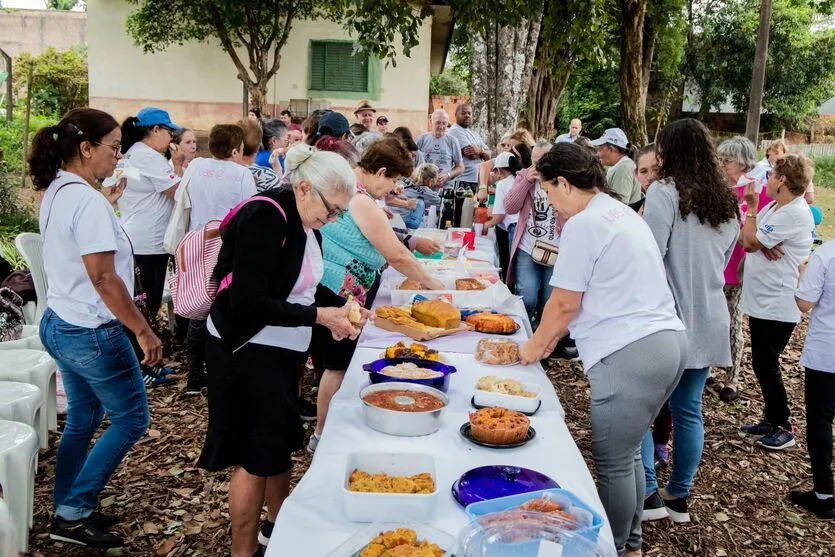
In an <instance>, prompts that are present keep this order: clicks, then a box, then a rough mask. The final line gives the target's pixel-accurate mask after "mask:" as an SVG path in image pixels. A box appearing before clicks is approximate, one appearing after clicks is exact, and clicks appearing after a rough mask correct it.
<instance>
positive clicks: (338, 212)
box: [316, 190, 348, 219]
mask: <svg viewBox="0 0 835 557" xmlns="http://www.w3.org/2000/svg"><path fill="white" fill-rule="evenodd" d="M316 193H318V194H319V198H320V199H321V200H322V204H323V205H324V206H325V209H327V211H328V218H329V219H334V218H339V217H341V216H342V215H344V214H345V213H347V212H348V210H347V209H340V208H339V207H334V206H333V205H331V204H330V203H328V200H327V199H325V196H324V195H322V192H320V191H319V190H316Z"/></svg>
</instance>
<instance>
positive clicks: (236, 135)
mask: <svg viewBox="0 0 835 557" xmlns="http://www.w3.org/2000/svg"><path fill="white" fill-rule="evenodd" d="M243 141H244V132H243V130H242V129H241V128H240V127H239V126H238V125H236V124H218V125H216V126H213V127H212V129H211V131H210V132H209V152H210V153H211V154H212V158H211V159H206V158H202V157H201V158H197V159H194V161H193V162H192V163H191V165H189V168H188V170H187V171H186V173H185V175H184V176H183V182H182V184H184V185H183V188H184V191H182V192H180V193H179V194H178V200H179V195H183V194H186V195H188V199H189V201H190V202H191V213H190V215H189V225H188V229H189V231H195V230H201V229H202V228H203V227H204V226H206V224H207V223H208V222H209V221H213V220H223V217H225V216H226V214H227V213H228V212H229V210H230V209H232V208H233V207H234V206H235V205H237V204H238V203H240V202H241V201H243V200H244V199H247V198H248V197H252V196H253V195H255V194H256V193H257V190H256V188H255V179H254V178H253V176H252V172H250V170H249V169H248V168H247V167H245V166H244V165H243V164H241V157H242V153H243ZM177 207H180V205H179V204H178V205H177ZM205 335H206V320H205V319H190V320H189V323H188V333H186V348H187V349H188V382H187V383H186V391H185V392H186V394H188V395H194V394H199V393H200V392H201V391H202V390H203V388H204V387H205V386H206V376H205V371H204V369H205V363H206V361H205V351H206V348H205V344H206V340H205Z"/></svg>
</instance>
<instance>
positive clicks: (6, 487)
mask: <svg viewBox="0 0 835 557" xmlns="http://www.w3.org/2000/svg"><path fill="white" fill-rule="evenodd" d="M37 457H38V434H37V432H36V431H35V430H34V429H32V426H29V425H26V424H21V423H18V422H9V421H6V420H0V487H2V488H3V499H4V500H5V502H6V506H8V508H9V514H10V515H11V519H12V523H13V524H14V525H15V526H16V528H15V530H17V541H18V547H19V548H20V550H21V551H26V550H27V549H28V548H29V528H31V527H32V510H33V503H34V497H35V470H36V468H37V460H36V459H37Z"/></svg>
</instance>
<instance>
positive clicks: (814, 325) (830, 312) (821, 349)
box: [789, 240, 835, 518]
mask: <svg viewBox="0 0 835 557" xmlns="http://www.w3.org/2000/svg"><path fill="white" fill-rule="evenodd" d="M794 296H795V301H796V302H797V307H798V308H799V309H800V311H802V312H804V313H806V312H809V311H811V312H812V314H811V315H810V316H809V329H808V331H807V332H806V342H805V343H804V344H803V353H802V354H801V355H800V364H801V365H802V366H803V367H804V368H806V377H805V379H806V385H805V387H806V388H805V391H806V397H805V398H806V444H807V446H808V448H809V461H810V462H811V464H812V478H813V481H814V484H813V486H812V489H811V490H810V491H800V490H798V491H792V492H791V493H789V499H790V500H791V501H792V502H793V503H796V504H798V505H800V506H801V507H803V508H805V509H806V510H808V511H810V512H812V513H814V514H816V515H818V516H819V517H821V518H835V498H833V493H835V489H833V487H834V486H833V481H832V420H833V418H835V240H830V241H828V242H826V243H825V244H824V245H822V246H821V247H819V248H818V249H816V250H815V251H814V252H812V257H811V258H809V264H808V266H802V267H801V270H800V285H799V286H798V288H797V292H795V294H794Z"/></svg>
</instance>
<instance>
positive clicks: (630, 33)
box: [620, 0, 647, 145]
mask: <svg viewBox="0 0 835 557" xmlns="http://www.w3.org/2000/svg"><path fill="white" fill-rule="evenodd" d="M620 4H621V26H620V29H621V49H620V97H621V112H622V116H623V128H624V130H623V131H624V132H626V137H628V138H629V141H630V142H631V143H633V144H635V145H645V144H646V142H647V122H646V106H647V97H646V94H645V92H644V86H643V85H644V53H643V51H644V18H645V17H646V13H647V0H621V2H620Z"/></svg>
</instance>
